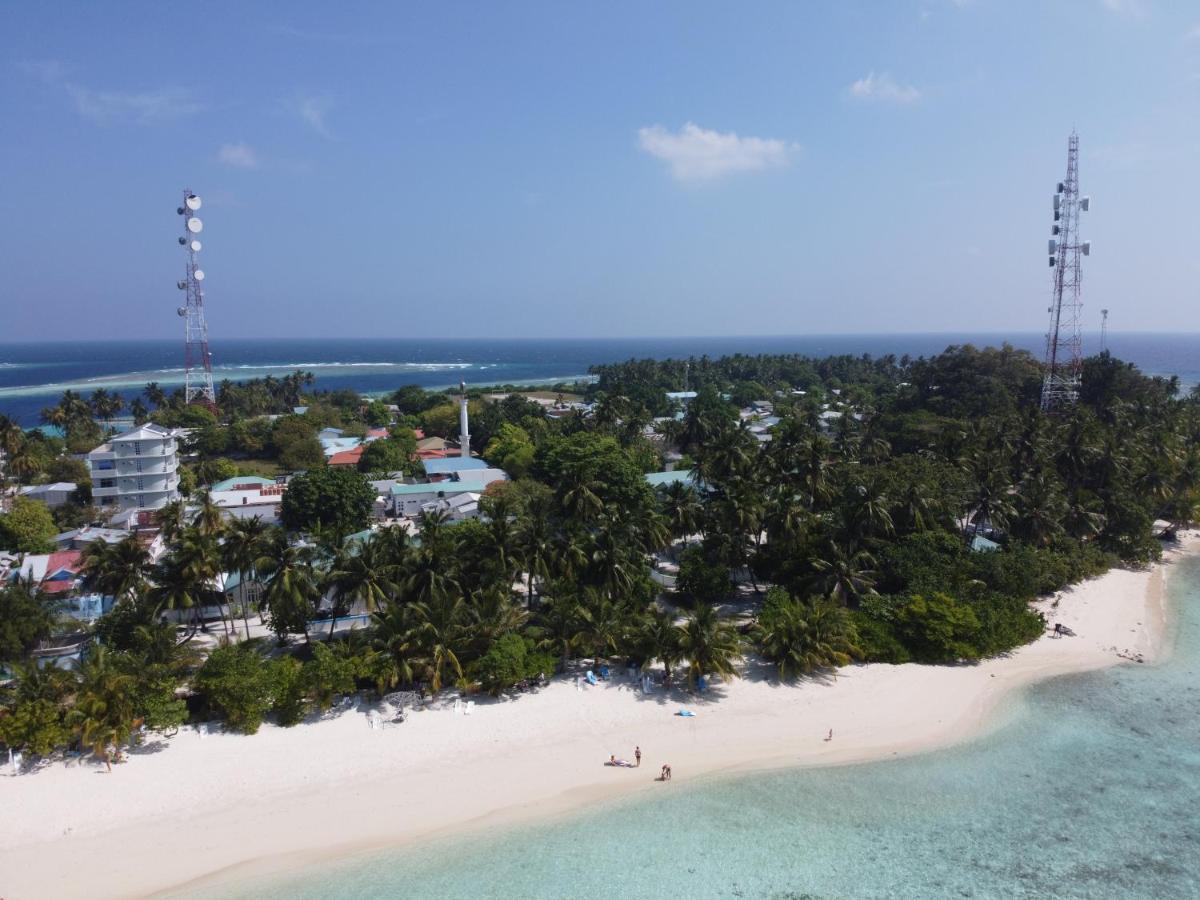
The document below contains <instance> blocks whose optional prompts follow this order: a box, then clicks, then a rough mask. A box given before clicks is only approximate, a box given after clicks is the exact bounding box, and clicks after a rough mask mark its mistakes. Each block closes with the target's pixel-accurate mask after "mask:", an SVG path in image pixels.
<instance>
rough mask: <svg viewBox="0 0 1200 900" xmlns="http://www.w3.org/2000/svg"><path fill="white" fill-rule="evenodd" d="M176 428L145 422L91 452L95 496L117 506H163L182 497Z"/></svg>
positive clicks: (97, 500)
mask: <svg viewBox="0 0 1200 900" xmlns="http://www.w3.org/2000/svg"><path fill="white" fill-rule="evenodd" d="M177 450H178V446H177V441H176V435H175V432H174V431H172V430H171V429H168V428H163V427H162V426H160V425H153V424H150V425H142V426H141V427H139V428H135V429H133V431H126V432H125V433H124V434H118V435H117V436H116V437H114V438H113V439H112V440H110V441H109V442H108V443H106V444H101V445H100V446H99V447H97V448H96V449H95V450H93V451H92V452H91V453H89V454H88V468H89V469H90V470H91V473H92V498H93V500H94V501H95V503H96V505H97V506H100V507H108V508H113V509H136V508H140V509H160V508H162V507H163V506H166V505H167V504H168V503H170V502H171V501H173V500H178V499H179V460H178V456H177Z"/></svg>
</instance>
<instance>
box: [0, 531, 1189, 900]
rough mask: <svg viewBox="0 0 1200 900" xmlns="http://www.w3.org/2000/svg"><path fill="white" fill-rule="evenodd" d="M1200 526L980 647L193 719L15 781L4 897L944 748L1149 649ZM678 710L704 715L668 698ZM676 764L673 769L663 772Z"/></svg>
mask: <svg viewBox="0 0 1200 900" xmlns="http://www.w3.org/2000/svg"><path fill="white" fill-rule="evenodd" d="M1198 543H1200V542H1198V539H1197V537H1196V535H1195V534H1189V535H1186V536H1184V547H1183V549H1182V550H1175V551H1172V552H1171V553H1170V554H1169V558H1168V561H1167V562H1165V563H1163V564H1161V565H1157V566H1154V567H1153V568H1151V569H1149V570H1146V571H1142V572H1131V571H1125V570H1116V571H1113V572H1110V573H1108V574H1107V575H1105V576H1103V577H1101V578H1098V579H1095V580H1093V581H1090V582H1087V583H1085V584H1083V585H1080V586H1077V587H1075V588H1073V589H1070V590H1068V591H1065V592H1064V593H1063V594H1062V595H1060V597H1059V600H1058V605H1057V607H1056V608H1051V607H1050V605H1049V604H1047V605H1046V607H1045V612H1046V613H1047V618H1048V620H1049V621H1050V622H1051V623H1054V622H1061V623H1063V624H1064V625H1067V626H1069V627H1070V628H1071V629H1073V630H1074V631H1075V632H1076V634H1077V636H1076V637H1073V638H1062V639H1056V638H1053V637H1050V636H1049V635H1047V636H1044V637H1043V638H1042V639H1040V640H1038V641H1036V642H1035V643H1033V644H1031V645H1029V646H1027V647H1023V648H1021V649H1020V650H1018V651H1016V652H1014V653H1012V654H1011V655H1009V656H1008V657H1005V658H1000V659H993V660H989V661H987V662H984V663H981V664H979V665H973V666H957V667H925V666H916V665H906V666H887V665H866V666H855V667H850V668H847V669H844V670H842V671H841V672H840V673H839V674H838V676H837V678H836V679H833V678H830V679H824V680H822V679H812V680H805V681H802V682H799V683H797V684H795V685H785V686H781V685H779V684H778V683H776V682H774V681H772V680H769V679H767V678H766V677H764V675H765V673H764V674H763V675H759V674H753V675H751V677H748V678H746V679H743V680H741V681H735V682H734V683H732V684H729V685H718V686H717V687H716V688H715V689H714V690H713V691H712V692H711V693H710V694H709V695H707V696H706V697H705V698H704V699H700V700H697V699H694V698H689V697H685V695H683V694H682V693H675V694H673V695H671V696H664V695H663V694H662V693H661V691H660V692H657V693H653V694H650V695H643V694H642V693H640V691H638V690H635V686H634V685H633V684H631V683H630V682H628V681H625V680H623V679H617V680H615V681H612V682H609V683H602V684H600V685H599V686H596V687H589V686H586V685H584V686H583V689H582V690H579V689H577V688H576V686H575V684H574V683H573V682H571V681H567V680H556V681H555V682H554V683H552V684H551V685H550V686H549V687H547V688H545V689H543V690H542V691H541V692H540V693H538V694H536V695H527V696H522V697H519V698H518V699H515V700H501V701H495V702H493V701H488V700H481V701H479V702H478V703H477V705H476V707H475V709H474V712H473V714H472V715H470V716H462V715H455V714H454V713H453V712H452V711H451V710H450V708H449V707H448V706H447V707H446V708H444V709H439V710H427V711H423V712H419V713H416V714H412V715H410V716H409V719H408V721H407V722H406V723H404V724H402V725H396V726H388V727H385V728H381V729H377V730H375V729H371V728H370V727H368V723H367V718H366V714H365V711H358V710H357V709H351V710H348V711H346V712H343V713H342V714H340V715H337V716H330V717H327V718H326V719H325V720H323V721H320V722H317V723H314V724H307V725H302V726H299V727H296V728H291V729H281V728H275V727H273V726H264V727H263V729H262V730H261V731H260V732H259V733H258V734H257V735H254V736H239V735H226V734H220V733H215V734H210V735H208V736H207V737H201V736H200V735H199V734H197V732H196V731H195V730H194V729H187V730H185V731H182V732H180V734H178V735H177V736H176V737H174V738H172V739H171V740H170V741H169V742H167V741H162V740H157V741H152V742H151V744H150V746H148V747H145V748H142V749H141V750H139V751H138V752H136V753H134V754H131V755H130V756H129V757H128V762H126V763H125V764H123V765H120V766H117V767H115V768H114V770H113V772H112V774H106V773H105V771H104V767H103V765H99V764H94V763H91V762H85V763H83V764H78V763H76V764H65V763H59V762H56V763H52V764H50V765H48V766H46V767H44V768H43V769H42V770H41V771H38V772H37V773H35V774H26V775H22V776H18V777H3V778H0V809H3V817H2V818H0V896H3V897H5V898H8V900H15V898H32V897H55V898H65V897H84V896H86V897H93V898H97V897H127V896H143V895H146V894H150V893H153V892H155V891H159V890H164V889H166V888H169V887H172V886H177V885H180V884H183V883H185V882H189V881H192V880H195V879H200V878H204V877H207V876H211V875H213V874H214V873H218V872H220V871H222V870H230V869H233V868H234V867H237V869H236V870H235V871H236V874H240V873H241V872H243V871H251V870H253V871H258V870H263V871H271V870H274V869H282V868H287V867H289V866H290V865H291V863H292V861H293V860H296V859H303V860H304V861H305V862H312V861H314V860H316V859H319V858H320V857H321V856H322V855H331V856H333V855H340V854H342V853H345V852H349V851H352V850H354V849H362V848H369V847H373V846H387V845H398V844H402V843H404V842H407V841H413V840H417V839H421V838H424V837H429V836H431V835H434V834H437V833H439V832H445V831H447V830H452V829H460V828H465V827H478V826H480V825H493V824H498V823H507V822H512V821H516V820H518V819H524V818H530V817H538V816H546V815H552V814H555V813H560V812H564V811H567V810H570V809H573V808H578V807H582V806H586V805H589V804H594V803H596V802H599V801H602V800H606V799H611V798H614V797H617V796H620V795H624V794H631V793H636V792H639V791H663V790H672V789H675V786H677V785H678V784H679V783H686V782H687V781H689V780H693V779H696V778H699V777H702V776H711V775H714V774H721V773H730V772H735V771H744V770H752V769H756V768H767V767H782V766H804V765H833V764H840V763H850V762H858V761H865V760H873V759H881V758H887V757H891V756H895V755H900V754H910V753H916V752H920V751H924V750H928V749H932V748H935V747H940V746H944V745H947V744H951V743H954V742H956V741H961V740H963V739H965V738H967V737H969V736H972V735H975V734H977V733H979V732H980V731H981V729H983V728H984V727H986V726H987V724H988V723H989V722H990V721H992V720H993V718H994V717H993V716H992V713H993V712H994V711H995V710H996V709H997V707H998V706H999V704H1000V703H1001V701H1002V700H1003V699H1004V698H1005V697H1006V696H1008V695H1010V694H1011V693H1012V692H1013V691H1014V690H1015V689H1018V688H1021V687H1022V686H1025V685H1028V684H1030V683H1032V682H1034V681H1038V680H1041V679H1045V678H1049V677H1052V676H1055V675H1060V674H1066V673H1072V672H1083V671H1088V670H1093V669H1099V668H1103V667H1106V666H1111V665H1116V664H1120V663H1123V662H1125V660H1123V659H1122V658H1121V657H1120V656H1118V651H1126V650H1128V651H1129V652H1130V653H1131V654H1138V653H1140V654H1143V655H1144V657H1145V658H1146V659H1147V660H1153V659H1155V658H1157V657H1158V656H1159V655H1160V654H1161V653H1162V651H1163V647H1164V645H1165V643H1166V641H1165V638H1166V635H1167V612H1168V611H1167V609H1166V607H1165V594H1164V581H1165V577H1166V574H1167V573H1168V572H1169V570H1170V565H1171V562H1172V561H1173V560H1175V559H1178V558H1179V556H1180V555H1182V554H1183V553H1185V552H1194V550H1195V549H1196V546H1197V544H1198ZM681 706H687V707H689V708H691V709H693V710H695V711H696V717H695V718H692V719H684V718H680V717H678V716H676V715H675V713H676V712H677V711H678V710H679V709H680V707H681ZM831 728H832V729H833V733H834V736H833V740H832V741H828V742H827V741H825V740H824V738H825V736H826V734H827V732H828V731H829V729H831ZM635 745H640V746H641V748H642V752H643V754H644V756H643V761H642V766H641V768H640V769H614V768H610V767H606V766H604V765H603V763H604V761H605V760H607V759H608V758H609V756H610V755H611V754H616V755H617V756H618V757H625V758H628V759H632V757H633V751H634V746H635ZM664 762H669V763H670V764H671V765H672V768H673V770H674V777H675V785H664V784H660V783H658V782H656V781H655V780H654V779H655V776H656V775H657V774H658V771H659V768H660V767H661V765H662V764H663V763H664ZM5 775H6V776H7V768H6V769H5Z"/></svg>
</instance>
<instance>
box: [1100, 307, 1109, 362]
mask: <svg viewBox="0 0 1200 900" xmlns="http://www.w3.org/2000/svg"><path fill="white" fill-rule="evenodd" d="M1107 349H1108V310H1107V309H1102V310H1100V352H1101V353H1103V352H1104V351H1105V350H1107Z"/></svg>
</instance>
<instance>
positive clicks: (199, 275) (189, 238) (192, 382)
mask: <svg viewBox="0 0 1200 900" xmlns="http://www.w3.org/2000/svg"><path fill="white" fill-rule="evenodd" d="M199 208H200V198H199V197H197V196H196V195H195V194H193V193H192V192H191V191H186V190H185V191H184V192H183V206H181V207H179V208H178V209H177V210H176V212H177V213H179V215H181V216H183V217H184V219H183V229H184V230H183V237H181V238H180V239H179V243H180V244H181V245H182V246H183V249H184V250H185V251H186V253H187V277H186V278H185V279H184V280H183V281H180V282H177V284H176V287H178V288H179V289H180V290H181V291H187V303H186V305H184V306H181V307H179V309H178V310H177V312H178V313H179V315H180V317H181V318H182V319H183V320H184V326H183V331H184V342H185V343H184V351H183V365H184V376H183V400H184V402H185V403H193V402H196V403H204V404H210V405H215V404H216V402H217V393H216V391H215V390H213V378H212V354H211V353H210V352H209V350H208V323H207V322H205V321H204V270H203V269H201V268H200V266H199V264H198V263H197V260H196V254H197V253H199V252H200V239H199V237H198V235H199V234H200V232H201V231H203V230H204V223H203V222H201V221H200V219H199V218H198V217H197V216H196V215H195V212H196V210H198V209H199Z"/></svg>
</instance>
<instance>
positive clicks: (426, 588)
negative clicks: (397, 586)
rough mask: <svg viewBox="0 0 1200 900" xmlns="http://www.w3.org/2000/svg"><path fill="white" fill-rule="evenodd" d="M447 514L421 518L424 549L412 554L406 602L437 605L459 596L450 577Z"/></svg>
mask: <svg viewBox="0 0 1200 900" xmlns="http://www.w3.org/2000/svg"><path fill="white" fill-rule="evenodd" d="M447 521H448V516H447V514H446V513H445V512H442V511H438V512H434V513H424V514H422V516H421V545H420V546H419V547H418V548H416V550H414V551H413V552H412V553H410V554H409V567H408V576H407V577H406V578H405V579H404V581H403V583H402V585H401V587H402V589H403V593H404V595H405V597H406V598H408V599H411V600H413V601H416V602H419V603H433V602H439V601H441V600H443V599H445V598H446V597H447V596H449V595H450V594H452V593H456V592H457V591H458V589H459V585H458V582H457V580H456V579H455V578H454V576H453V575H452V574H451V573H450V560H449V558H448V557H449V548H448V547H447V539H448V537H449V535H448V534H447V533H446V531H445V528H446V522H447Z"/></svg>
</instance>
